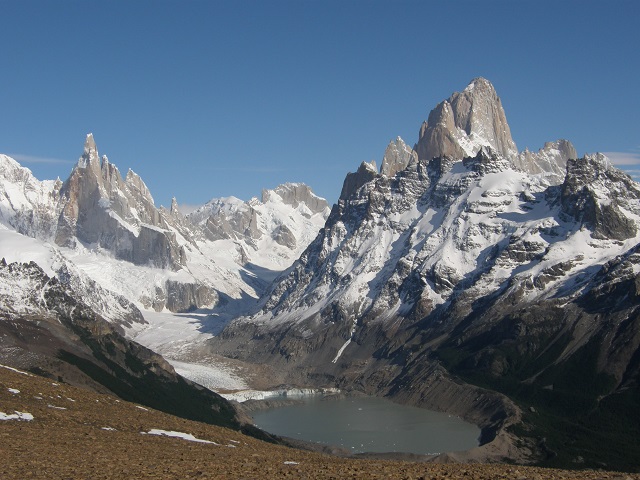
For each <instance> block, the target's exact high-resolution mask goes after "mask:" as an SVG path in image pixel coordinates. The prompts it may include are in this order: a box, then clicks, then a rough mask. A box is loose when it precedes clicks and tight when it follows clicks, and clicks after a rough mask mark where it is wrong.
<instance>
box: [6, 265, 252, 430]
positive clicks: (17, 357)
mask: <svg viewBox="0 0 640 480" xmlns="http://www.w3.org/2000/svg"><path fill="white" fill-rule="evenodd" d="M0 363H2V364H4V365H10V366H13V367H17V368H20V369H25V370H30V371H33V372H37V373H39V374H40V375H45V376H47V377H49V378H51V379H54V380H55V381H58V382H65V383H69V384H73V385H79V386H84V387H87V388H91V389H92V390H95V391H97V392H102V393H112V394H115V395H118V396H119V397H120V398H123V399H126V400H130V401H136V402H139V403H142V404H144V405H149V406H152V407H154V408H157V409H159V410H163V411H165V412H169V413H173V414H176V415H181V416H184V417H186V418H191V419H194V420H200V421H205V422H209V423H214V424H218V425H224V426H228V427H235V428H240V422H239V420H238V418H237V417H236V414H235V411H234V409H233V408H232V407H231V406H230V405H229V404H228V403H227V402H226V401H225V400H224V399H222V398H221V397H219V396H217V395H216V394H214V393H212V392H210V391H209V390H206V389H204V388H202V387H200V386H199V385H196V384H194V383H191V382H189V381H188V380H185V379H183V378H182V377H180V376H178V375H177V374H176V373H175V371H174V369H173V368H172V367H171V365H169V364H168V363H167V362H166V360H164V359H163V358H162V357H161V356H159V355H157V354H156V353H154V352H152V351H151V350H148V349H147V348H145V347H143V346H141V345H139V344H137V343H135V342H132V341H129V340H126V339H125V338H124V337H123V336H122V335H121V334H120V333H118V331H117V330H116V329H115V328H114V327H113V326H112V325H111V324H110V323H109V322H107V321H106V320H105V319H104V318H102V317H101V316H100V315H98V314H96V313H95V312H94V311H93V310H92V309H91V308H90V307H89V306H88V305H87V304H86V303H84V302H83V301H82V300H81V295H78V294H77V293H76V292H74V290H73V288H72V287H71V286H70V285H65V284H63V283H61V282H60V281H58V280H57V278H55V277H54V278H50V277H49V276H47V274H46V273H45V272H44V271H43V270H42V269H41V268H40V267H38V265H36V264H35V263H34V262H31V263H29V264H24V263H11V264H7V263H6V262H5V261H4V259H3V260H2V262H0Z"/></svg>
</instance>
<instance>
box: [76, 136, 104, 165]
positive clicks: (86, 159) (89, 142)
mask: <svg viewBox="0 0 640 480" xmlns="http://www.w3.org/2000/svg"><path fill="white" fill-rule="evenodd" d="M92 161H95V162H98V163H99V161H100V155H99V154H98V147H97V146H96V141H95V140H94V139H93V133H87V138H86V139H85V141H84V151H83V153H82V156H81V157H80V162H82V163H83V164H84V165H87V164H88V163H90V162H92Z"/></svg>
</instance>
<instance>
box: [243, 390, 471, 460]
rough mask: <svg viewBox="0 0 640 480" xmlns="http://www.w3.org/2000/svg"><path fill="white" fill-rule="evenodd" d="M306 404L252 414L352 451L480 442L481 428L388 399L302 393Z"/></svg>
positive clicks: (446, 448) (282, 430)
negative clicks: (323, 396) (306, 394)
mask: <svg viewBox="0 0 640 480" xmlns="http://www.w3.org/2000/svg"><path fill="white" fill-rule="evenodd" d="M301 398H302V399H303V400H304V403H302V404H298V405H290V406H285V407H278V408H272V409H269V410H263V411H258V412H254V413H253V420H254V423H255V424H256V425H257V426H258V427H260V428H261V429H263V430H266V431H267V432H270V433H274V434H276V435H282V436H286V437H291V438H297V439H300V440H307V441H310V442H316V443H323V444H327V445H335V446H339V447H342V448H345V449H348V450H351V451H352V452H353V453H363V452H377V453H382V452H406V453H418V454H429V453H442V452H452V451H458V450H467V449H469V448H473V447H475V446H477V445H478V442H479V438H480V429H479V428H478V427H476V426H475V425H472V424H470V423H466V422H464V421H463V420H461V419H460V418H457V417H454V416H450V415H447V414H446V413H440V412H432V411H429V410H424V409H422V408H416V407H409V406H405V405H399V404H397V403H393V402H391V401H389V400H385V399H383V398H375V397H347V398H342V399H323V398H322V397H321V396H312V397H301Z"/></svg>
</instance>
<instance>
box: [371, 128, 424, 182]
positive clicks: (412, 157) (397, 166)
mask: <svg viewBox="0 0 640 480" xmlns="http://www.w3.org/2000/svg"><path fill="white" fill-rule="evenodd" d="M417 160H418V155H417V154H416V152H415V151H414V150H413V149H412V148H411V147H409V146H408V145H407V144H406V143H405V142H404V140H402V138H400V137H396V139H395V140H391V141H390V142H389V145H388V146H387V149H386V150H385V152H384V157H383V158H382V166H381V167H380V173H381V174H382V175H386V176H387V177H393V176H394V175H395V174H396V173H398V172H400V171H402V170H404V169H405V168H407V165H409V163H411V162H415V161H417Z"/></svg>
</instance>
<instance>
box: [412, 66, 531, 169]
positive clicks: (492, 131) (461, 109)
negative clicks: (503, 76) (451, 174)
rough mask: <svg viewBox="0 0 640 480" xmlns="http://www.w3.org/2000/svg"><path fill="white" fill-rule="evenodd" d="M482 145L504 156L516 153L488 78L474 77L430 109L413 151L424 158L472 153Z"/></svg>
mask: <svg viewBox="0 0 640 480" xmlns="http://www.w3.org/2000/svg"><path fill="white" fill-rule="evenodd" d="M482 145H487V146H490V147H492V148H493V149H494V150H495V151H496V152H498V153H499V154H500V155H502V156H504V157H505V158H508V159H511V158H514V157H516V156H517V154H518V150H517V148H516V145H515V143H514V141H513V139H512V138H511V131H510V129H509V125H508V123H507V119H506V115H505V113H504V109H503V108H502V103H501V101H500V98H499V97H498V95H497V93H496V91H495V88H494V87H493V85H492V84H491V82H489V81H488V80H486V79H484V78H475V79H474V80H472V81H471V83H469V85H468V86H467V87H466V88H465V89H464V90H463V91H462V92H456V93H454V94H453V95H451V97H449V98H448V99H447V100H445V101H443V102H441V103H439V104H438V105H437V106H436V107H435V108H434V109H433V110H432V111H431V113H430V114H429V117H428V120H427V122H426V123H423V125H422V127H421V129H420V138H419V140H418V143H417V145H416V147H415V150H416V152H417V154H418V158H419V159H421V160H427V161H428V160H431V159H432V158H434V157H441V156H445V155H446V156H450V157H454V158H463V157H470V156H475V154H476V153H477V152H478V150H479V149H480V147H481V146H482Z"/></svg>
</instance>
